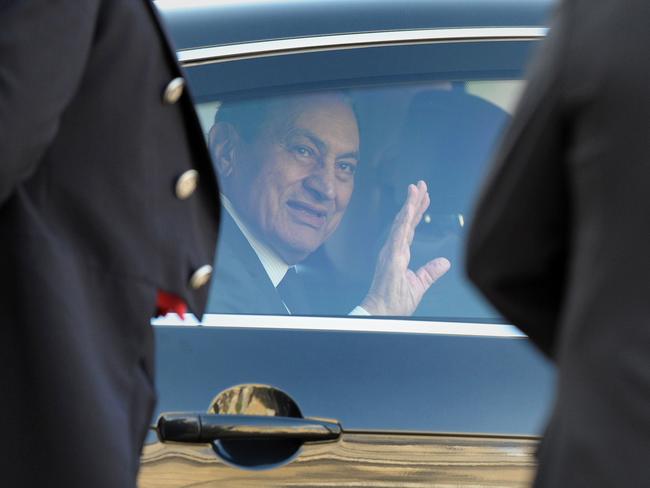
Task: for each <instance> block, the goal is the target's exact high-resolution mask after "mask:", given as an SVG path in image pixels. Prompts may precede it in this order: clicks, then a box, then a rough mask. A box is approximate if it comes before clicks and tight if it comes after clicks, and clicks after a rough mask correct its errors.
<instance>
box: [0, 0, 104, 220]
mask: <svg viewBox="0 0 650 488" xmlns="http://www.w3.org/2000/svg"><path fill="white" fill-rule="evenodd" d="M98 3H99V2H98V1H97V2H93V1H90V0H84V1H78V0H0V207H2V205H3V204H4V203H5V201H6V200H7V199H8V198H9V197H10V196H11V194H12V193H13V192H14V190H15V188H16V187H17V185H20V184H21V182H23V181H25V180H26V179H27V178H29V177H30V175H31V174H32V173H33V172H34V171H35V170H36V168H37V166H38V164H39V161H40V160H41V158H42V157H43V154H44V153H45V152H46V151H47V148H48V146H49V145H50V143H51V142H52V140H53V139H54V138H55V136H56V133H57V130H58V127H59V122H60V120H61V117H62V115H63V113H64V111H65V108H66V106H67V105H68V104H69V102H70V100H71V99H72V98H73V97H74V94H75V91H76V89H77V87H78V85H79V82H80V80H81V77H82V75H83V71H84V66H85V63H86V60H87V57H88V55H89V52H90V48H91V44H92V38H93V33H94V28H95V27H94V25H95V20H94V19H95V17H96V15H97V10H98Z"/></svg>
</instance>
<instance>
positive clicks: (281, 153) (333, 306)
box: [198, 79, 522, 321]
mask: <svg viewBox="0 0 650 488" xmlns="http://www.w3.org/2000/svg"><path fill="white" fill-rule="evenodd" d="M521 88H522V82H521V81H519V80H512V79H507V80H471V79H469V80H459V79H454V80H433V81H426V82H410V83H408V82H406V83H405V82H401V83H394V84H391V83H386V84H374V85H372V86H363V87H354V86H352V87H341V86H339V87H336V88H327V89H320V90H304V89H303V90H299V91H294V92H291V91H289V92H285V93H282V94H272V95H266V96H252V97H251V96H249V97H241V96H240V97H233V98H228V97H227V96H226V97H217V98H216V99H213V100H208V101H203V102H202V103H199V104H198V112H199V115H200V119H201V123H202V125H203V129H204V132H205V135H206V138H207V140H208V144H209V147H210V151H211V153H212V156H213V158H214V160H215V166H216V168H217V173H218V177H219V179H220V184H221V189H222V204H223V208H224V218H223V220H224V222H223V224H222V228H221V236H220V244H219V246H218V248H217V259H216V263H215V284H214V285H213V287H212V289H211V292H210V298H209V300H208V308H207V312H208V313H233V314H288V313H291V314H301V315H323V316H343V315H348V314H352V315H362V314H364V310H363V309H360V308H358V307H359V305H360V304H362V302H363V301H364V298H365V296H366V294H367V293H368V290H369V289H370V287H371V283H372V279H373V275H374V273H375V270H376V266H377V260H378V256H379V254H380V251H381V249H382V246H384V245H385V244H386V242H387V240H388V239H391V238H392V237H391V228H392V226H393V225H394V221H395V218H396V216H397V215H398V213H399V212H400V210H401V208H402V206H403V205H404V202H405V198H406V195H407V190H408V187H409V185H410V184H416V183H417V182H418V181H419V180H422V181H424V182H425V183H426V185H427V187H428V193H429V197H430V204H429V205H428V208H426V210H425V211H424V213H423V215H422V218H421V221H420V223H419V225H418V226H417V230H416V232H415V235H414V237H413V240H412V244H411V246H410V263H411V264H410V267H411V269H413V270H417V269H418V268H420V267H421V266H423V265H425V264H426V263H427V262H428V261H430V260H432V259H434V258H439V257H443V258H446V259H447V260H448V261H449V262H450V263H451V268H450V269H449V270H448V271H447V272H446V273H445V274H444V275H443V276H441V277H440V278H439V279H438V280H437V281H436V282H435V283H434V284H433V285H432V286H431V288H430V289H429V290H428V291H427V292H426V293H425V295H424V297H423V298H422V300H421V302H420V303H419V305H418V306H417V308H416V309H415V311H414V313H413V314H412V316H413V317H420V318H421V317H426V318H435V319H440V320H456V321H463V320H497V319H498V317H497V315H496V314H495V312H494V311H493V310H492V309H491V308H490V307H489V306H488V305H487V304H486V303H485V302H484V301H483V300H482V299H481V298H480V297H479V296H478V295H477V293H476V292H475V291H474V290H473V289H472V288H471V286H470V285H469V283H468V281H467V280H466V279H465V277H464V263H463V246H464V239H465V235H466V230H467V227H468V225H469V224H470V223H471V220H472V199H473V196H474V194H475V192H476V189H477V185H478V183H479V181H480V179H481V176H482V174H483V171H484V168H485V165H486V163H487V162H488V160H489V159H490V157H491V155H492V152H493V149H494V146H495V143H496V142H497V140H498V136H499V134H500V133H501V130H502V128H503V126H504V124H505V123H506V122H507V120H508V118H509V116H510V115H509V112H511V111H512V110H513V108H514V106H515V104H516V101H517V99H518V96H519V93H520V92H521ZM287 269H289V270H290V273H289V275H291V274H292V273H294V270H295V275H297V278H294V282H297V283H298V285H296V284H291V285H289V286H288V291H286V290H284V289H283V287H284V286H285V283H284V282H283V278H284V276H285V273H286V271H287ZM285 281H287V282H289V281H288V280H285ZM291 287H293V288H296V287H297V289H293V290H292V289H291ZM274 288H277V290H278V291H279V293H275V290H274ZM278 295H279V297H278ZM278 298H279V299H278Z"/></svg>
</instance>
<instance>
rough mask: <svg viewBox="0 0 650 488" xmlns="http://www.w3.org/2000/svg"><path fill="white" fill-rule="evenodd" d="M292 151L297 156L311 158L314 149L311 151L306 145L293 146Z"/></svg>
mask: <svg viewBox="0 0 650 488" xmlns="http://www.w3.org/2000/svg"><path fill="white" fill-rule="evenodd" d="M293 152H295V153H296V154H297V155H298V156H300V157H303V158H311V157H313V156H314V151H312V150H311V149H310V148H308V147H307V146H295V147H294V148H293Z"/></svg>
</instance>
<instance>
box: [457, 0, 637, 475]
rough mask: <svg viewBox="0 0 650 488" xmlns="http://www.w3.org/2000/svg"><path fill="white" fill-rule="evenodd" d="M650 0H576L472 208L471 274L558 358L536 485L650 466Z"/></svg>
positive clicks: (563, 11)
mask: <svg viewBox="0 0 650 488" xmlns="http://www.w3.org/2000/svg"><path fill="white" fill-rule="evenodd" d="M649 46H650V3H649V2H648V1H647V0H598V1H597V2H594V1H589V0H568V1H564V2H563V3H562V4H561V6H560V10H559V12H558V16H557V19H556V23H555V26H554V28H553V29H552V31H551V34H550V38H549V39H548V40H547V44H546V46H545V48H544V50H543V52H542V53H541V56H540V57H539V58H538V59H537V62H536V63H535V65H534V68H533V71H532V80H531V82H530V85H529V88H528V90H527V92H526V93H525V95H524V98H523V100H522V102H521V104H520V107H519V110H518V113H517V115H516V116H515V119H514V123H513V124H512V127H511V128H510V131H509V133H508V134H507V135H506V137H505V140H504V143H503V146H502V151H501V154H500V156H499V157H498V159H497V162H496V165H495V166H494V168H493V171H492V173H491V175H490V177H489V179H488V182H487V184H486V187H485V189H484V192H483V194H482V197H481V199H480V202H479V206H478V209H477V212H476V214H475V223H474V226H473V228H472V229H471V236H470V239H469V247H468V270H469V273H470V276H471V278H472V279H473V280H474V281H475V282H476V283H477V284H478V286H479V287H480V288H481V289H482V290H483V292H484V293H485V294H486V295H487V297H488V298H489V299H490V300H491V301H492V302H493V303H494V305H495V306H496V307H497V308H498V309H499V310H500V311H501V312H502V313H503V315H504V316H505V317H506V318H507V319H509V320H511V321H512V322H513V323H515V324H516V325H518V326H520V327H521V328H522V329H523V330H524V331H525V332H526V333H527V334H528V335H529V336H530V338H531V339H532V340H533V341H534V342H535V343H536V344H537V345H539V347H540V348H541V349H542V350H543V351H544V352H545V353H546V354H548V355H549V356H551V357H552V358H553V359H554V360H555V361H556V362H557V365H558V373H559V377H558V390H557V399H556V406H555V409H554V413H553V415H552V418H551V421H550V424H549V427H548V429H547V432H546V436H545V439H544V441H543V444H542V447H541V451H540V471H539V474H538V479H537V486H544V487H577V486H580V487H583V486H584V487H601V486H611V487H614V486H635V487H636V486H648V482H649V480H650V462H648V461H649V459H650V258H648V249H650V57H649Z"/></svg>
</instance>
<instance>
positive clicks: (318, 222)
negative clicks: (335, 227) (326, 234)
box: [287, 200, 327, 229]
mask: <svg viewBox="0 0 650 488" xmlns="http://www.w3.org/2000/svg"><path fill="white" fill-rule="evenodd" d="M287 206H288V207H289V209H290V210H291V214H292V215H293V216H294V218H296V219H297V220H298V221H299V222H300V223H302V224H306V225H308V226H310V227H313V228H314V229H320V228H321V227H322V226H323V225H325V222H326V221H327V210H325V209H323V208H322V207H318V206H316V205H312V204H309V203H305V202H300V201H298V200H289V201H288V202H287Z"/></svg>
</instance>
